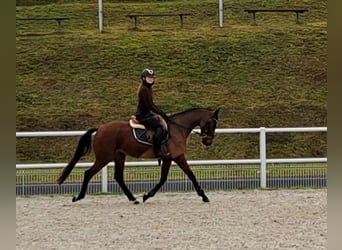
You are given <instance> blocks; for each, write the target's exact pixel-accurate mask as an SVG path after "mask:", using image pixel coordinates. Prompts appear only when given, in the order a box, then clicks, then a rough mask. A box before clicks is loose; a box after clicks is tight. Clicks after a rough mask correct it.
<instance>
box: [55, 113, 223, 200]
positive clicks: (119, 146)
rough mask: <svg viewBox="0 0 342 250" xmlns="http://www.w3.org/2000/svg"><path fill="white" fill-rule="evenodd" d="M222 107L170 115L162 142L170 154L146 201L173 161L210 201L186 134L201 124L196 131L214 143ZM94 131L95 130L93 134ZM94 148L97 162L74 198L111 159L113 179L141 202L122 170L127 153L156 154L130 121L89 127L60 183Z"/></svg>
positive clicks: (80, 196)
mask: <svg viewBox="0 0 342 250" xmlns="http://www.w3.org/2000/svg"><path fill="white" fill-rule="evenodd" d="M219 110H220V108H218V109H216V110H212V109H209V108H191V109H188V110H185V111H182V112H179V113H175V114H172V115H170V116H169V117H168V119H167V125H168V139H167V141H166V142H165V143H164V144H163V147H166V149H167V151H168V156H167V157H165V158H163V159H162V165H161V176H160V180H159V182H158V183H157V184H156V185H155V186H154V187H153V188H152V189H151V190H150V191H149V192H148V193H147V194H146V193H145V194H144V195H143V202H145V201H146V200H147V199H149V198H151V197H153V196H154V195H155V194H156V192H157V191H158V190H159V189H160V188H161V187H162V186H163V184H164V183H165V182H166V180H167V176H168V173H169V169H170V166H171V163H172V161H174V162H175V163H176V164H177V165H178V166H179V167H180V168H181V169H182V170H183V171H184V173H185V174H186V175H187V177H188V178H189V179H190V180H191V181H192V184H193V186H194V188H195V190H196V192H197V194H198V195H199V196H200V197H202V201H203V202H209V199H208V197H207V196H206V195H205V193H204V191H203V189H202V188H201V187H200V185H199V183H198V181H197V179H196V177H195V175H194V173H193V172H192V170H191V169H190V166H189V164H188V163H187V160H186V157H185V151H186V145H187V138H188V137H189V135H190V133H191V132H192V130H193V129H194V128H195V127H196V126H199V127H200V131H201V132H200V133H198V132H197V134H198V135H200V136H201V137H202V140H201V142H202V144H203V145H205V146H210V145H211V144H212V143H213V140H214V137H215V129H216V126H217V122H218V113H219ZM95 132H96V133H95ZM93 133H95V135H94V136H93ZM92 138H93V140H92ZM92 141H93V143H92ZM91 148H93V151H94V153H95V162H94V164H93V165H92V166H91V167H90V168H89V169H87V170H86V171H85V172H84V177H83V183H82V187H81V190H80V192H79V194H78V196H77V197H76V196H74V197H73V198H72V201H73V202H75V201H79V200H81V199H83V198H84V197H85V194H86V191H87V187H88V183H89V181H90V180H91V178H92V177H93V176H94V175H95V174H96V173H98V172H99V171H100V170H101V169H102V168H103V167H105V166H106V165H107V164H108V163H109V162H112V161H114V163H115V164H114V166H115V167H114V171H115V172H114V179H115V180H116V181H117V182H118V184H119V186H120V187H121V189H122V191H123V192H124V193H125V195H126V196H127V198H128V200H129V201H131V202H133V203H134V204H138V203H139V201H138V200H137V199H136V197H134V195H133V194H132V193H131V191H130V190H129V189H128V187H127V186H126V184H125V182H124V177H123V172H124V166H125V159H126V156H127V155H129V156H131V157H135V158H155V155H154V152H153V147H152V146H151V145H146V144H143V143H140V142H138V141H137V140H136V139H135V138H134V136H133V133H132V127H131V126H130V124H129V122H128V121H111V122H108V123H104V124H102V125H100V126H98V128H90V129H88V130H87V131H86V132H85V134H83V135H82V136H81V138H80V139H79V142H78V145H77V148H76V150H75V152H74V155H73V157H72V159H71V160H70V162H69V163H68V165H67V166H66V167H65V168H64V169H63V171H62V173H61V174H60V176H59V178H58V179H57V183H58V184H59V185H61V184H62V183H63V182H64V181H65V180H66V178H67V177H68V176H69V174H70V173H71V171H72V169H73V168H74V166H75V165H76V163H77V162H78V161H79V160H80V159H81V158H82V157H83V156H84V155H86V154H87V153H89V152H90V150H91Z"/></svg>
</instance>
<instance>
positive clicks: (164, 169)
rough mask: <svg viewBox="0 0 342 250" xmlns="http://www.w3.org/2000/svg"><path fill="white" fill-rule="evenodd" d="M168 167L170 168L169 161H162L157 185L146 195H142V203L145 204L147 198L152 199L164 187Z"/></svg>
mask: <svg viewBox="0 0 342 250" xmlns="http://www.w3.org/2000/svg"><path fill="white" fill-rule="evenodd" d="M170 166H171V160H169V159H165V160H163V164H162V167H161V175H160V180H159V183H158V184H157V185H156V186H155V187H154V188H153V189H152V190H151V191H150V192H148V194H144V196H143V202H145V201H146V200H147V199H148V198H150V197H153V196H154V195H155V194H156V193H157V191H158V190H159V189H160V188H161V187H162V186H163V185H164V183H165V182H166V180H167V176H168V174H169V170H170Z"/></svg>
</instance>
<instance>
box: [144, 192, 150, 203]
mask: <svg viewBox="0 0 342 250" xmlns="http://www.w3.org/2000/svg"><path fill="white" fill-rule="evenodd" d="M148 198H149V196H148V195H147V194H144V195H143V202H145V201H146V200H147V199H148Z"/></svg>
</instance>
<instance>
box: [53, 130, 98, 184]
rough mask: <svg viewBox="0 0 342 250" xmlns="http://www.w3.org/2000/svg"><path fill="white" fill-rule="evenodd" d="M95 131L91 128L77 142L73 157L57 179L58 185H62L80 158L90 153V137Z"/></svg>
mask: <svg viewBox="0 0 342 250" xmlns="http://www.w3.org/2000/svg"><path fill="white" fill-rule="evenodd" d="M95 131H97V128H91V129H89V130H88V131H87V132H86V133H85V134H84V135H82V137H81V138H80V140H79V142H78V145H77V148H76V151H75V154H74V156H73V157H72V159H71V160H70V162H69V164H68V165H67V166H66V167H65V168H64V170H63V172H62V173H61V175H60V176H59V178H58V179H57V183H58V184H62V183H63V182H64V181H65V179H66V178H67V177H68V176H69V174H70V173H71V171H72V169H73V168H74V167H75V165H76V163H77V162H78V161H79V160H80V159H81V157H82V156H84V155H86V154H87V153H88V152H90V150H91V136H92V134H93V133H94V132H95Z"/></svg>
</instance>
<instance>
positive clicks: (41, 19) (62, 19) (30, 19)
mask: <svg viewBox="0 0 342 250" xmlns="http://www.w3.org/2000/svg"><path fill="white" fill-rule="evenodd" d="M69 19H70V18H69V17H34V18H33V17H32V18H16V20H17V21H48V20H55V21H56V22H57V27H58V31H61V30H62V24H61V23H62V21H64V20H69Z"/></svg>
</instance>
